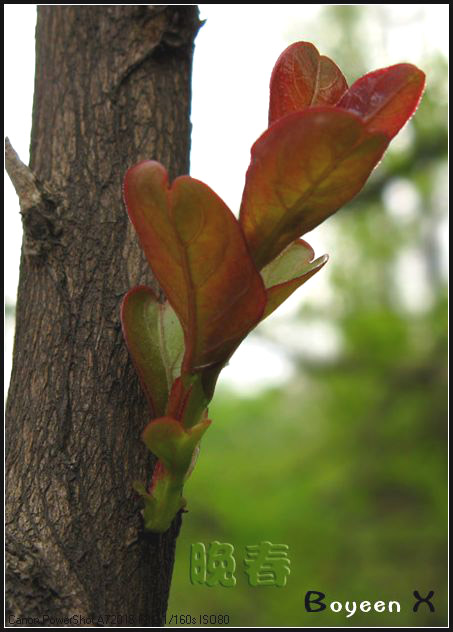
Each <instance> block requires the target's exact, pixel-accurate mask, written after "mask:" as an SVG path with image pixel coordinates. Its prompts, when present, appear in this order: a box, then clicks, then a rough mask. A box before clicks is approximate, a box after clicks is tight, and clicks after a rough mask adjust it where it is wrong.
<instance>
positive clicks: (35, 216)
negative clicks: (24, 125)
mask: <svg viewBox="0 0 453 632" xmlns="http://www.w3.org/2000/svg"><path fill="white" fill-rule="evenodd" d="M5 167H6V172H7V174H8V175H9V177H10V180H11V182H12V183H13V186H14V188H15V190H16V193H17V195H18V197H19V205H20V212H21V215H22V224H23V227H24V253H25V254H26V255H43V254H45V253H46V252H48V251H49V250H50V248H51V247H52V245H53V244H55V243H56V242H57V240H58V237H59V236H60V234H61V227H60V221H59V217H58V204H57V198H56V196H55V195H54V194H53V193H52V192H51V191H50V190H49V189H48V188H47V187H46V186H45V185H43V184H42V183H41V182H39V180H38V179H37V178H36V176H35V175H34V173H33V171H32V170H31V169H30V168H29V167H27V165H24V163H23V162H22V160H21V159H20V158H19V156H18V155H17V153H16V151H15V150H14V148H13V146H12V145H11V143H10V142H9V139H8V138H5ZM60 203H61V200H60Z"/></svg>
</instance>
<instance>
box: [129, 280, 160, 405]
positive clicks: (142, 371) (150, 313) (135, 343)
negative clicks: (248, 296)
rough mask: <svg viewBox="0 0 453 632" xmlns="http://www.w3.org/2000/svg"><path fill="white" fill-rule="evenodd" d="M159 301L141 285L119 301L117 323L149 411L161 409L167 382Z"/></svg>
mask: <svg viewBox="0 0 453 632" xmlns="http://www.w3.org/2000/svg"><path fill="white" fill-rule="evenodd" d="M160 311H161V308H160V305H159V302H158V300H157V297H156V296H155V295H154V292H153V291H152V290H151V289H150V288H149V287H145V286H143V285H140V286H138V287H135V288H133V289H132V290H130V291H129V292H128V293H127V294H126V296H125V297H124V299H123V303H122V305H121V324H122V327H123V334H124V337H125V339H126V344H127V347H128V349H129V353H130V355H131V358H132V361H133V363H134V366H135V369H136V371H137V373H138V376H139V379H140V383H141V385H142V388H143V390H144V392H145V395H146V398H147V400H148V403H149V405H150V407H151V409H152V411H153V415H154V416H156V417H160V416H161V415H163V414H164V413H165V408H166V405H167V400H168V394H169V386H168V381H167V372H168V370H167V368H166V367H165V364H164V362H163V358H162V350H161V345H160V341H159V329H160V327H159V319H160Z"/></svg>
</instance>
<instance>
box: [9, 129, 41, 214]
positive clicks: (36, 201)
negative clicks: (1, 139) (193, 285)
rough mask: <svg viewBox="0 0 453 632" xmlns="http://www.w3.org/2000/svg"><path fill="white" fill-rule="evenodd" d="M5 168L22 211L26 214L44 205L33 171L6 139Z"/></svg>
mask: <svg viewBox="0 0 453 632" xmlns="http://www.w3.org/2000/svg"><path fill="white" fill-rule="evenodd" d="M5 167H6V172H7V174H8V175H9V177H10V180H11V182H12V183H13V186H14V188H15V189H16V193H17V195H18V197H19V204H20V210H21V211H22V213H26V212H27V211H28V210H29V209H31V208H32V207H37V206H41V205H42V204H43V203H44V200H43V196H42V193H41V191H40V189H39V187H38V184H37V182H36V178H35V176H34V175H33V172H32V171H31V169H29V168H28V167H27V165H24V163H23V162H22V160H21V159H20V158H19V156H18V155H17V153H16V151H15V150H14V149H13V146H12V145H11V143H10V142H9V139H8V138H5Z"/></svg>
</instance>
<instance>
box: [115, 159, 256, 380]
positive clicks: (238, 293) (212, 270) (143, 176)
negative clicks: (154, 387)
mask: <svg viewBox="0 0 453 632" xmlns="http://www.w3.org/2000/svg"><path fill="white" fill-rule="evenodd" d="M124 197H125V201H126V205H127V208H128V212H129V216H130V218H131V220H132V223H133V224H134V226H135V229H136V230H137V233H138V236H139V239H140V242H141V244H142V247H143V250H144V252H145V255H146V257H147V259H148V262H149V264H150V266H151V268H152V270H153V272H154V274H155V276H156V278H157V280H158V282H159V283H160V285H161V287H162V289H163V290H164V292H165V294H166V296H167V297H168V300H169V301H170V303H171V305H172V306H173V308H174V310H175V312H176V313H177V315H178V317H179V319H180V322H181V325H182V327H183V330H184V337H185V346H186V351H185V356H184V360H183V366H182V371H183V372H194V371H198V370H201V369H202V368H203V367H206V366H210V365H213V364H216V363H218V362H225V361H226V360H227V359H228V358H229V356H230V355H231V353H232V352H233V351H234V349H235V348H236V347H237V345H238V344H239V343H240V341H241V340H242V339H243V338H244V337H245V336H246V334H247V333H248V332H249V331H250V330H251V329H252V328H253V327H254V326H255V325H256V323H257V322H258V321H259V320H260V317H261V315H262V313H263V309H264V305H265V300H266V295H265V290H264V286H263V283H262V280H261V277H260V275H259V274H258V272H257V271H256V269H255V267H254V265H253V262H252V260H251V258H250V256H249V253H248V251H247V246H246V243H245V240H244V237H243V234H242V231H241V229H240V226H239V224H238V222H237V220H236V218H235V217H234V215H233V214H232V213H231V211H230V210H229V209H228V207H227V206H226V205H225V204H224V202H223V201H222V200H221V199H220V198H219V197H218V196H217V195H216V194H215V193H214V192H213V191H212V190H211V189H210V188H209V187H208V186H206V185H205V184H204V183H203V182H200V181H198V180H195V179H193V178H191V177H189V176H180V177H179V178H176V179H175V180H174V181H173V183H172V184H171V186H169V183H168V176H167V172H166V170H165V169H164V167H163V166H162V165H160V164H159V163H157V162H154V161H146V162H142V163H140V164H138V165H136V166H134V167H132V168H131V169H129V170H128V172H127V174H126V177H125V183H124Z"/></svg>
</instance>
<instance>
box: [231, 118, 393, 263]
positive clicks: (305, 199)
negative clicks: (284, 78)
mask: <svg viewBox="0 0 453 632" xmlns="http://www.w3.org/2000/svg"><path fill="white" fill-rule="evenodd" d="M388 142H389V139H388V137H387V136H386V135H385V134H376V133H371V132H370V131H369V130H368V129H366V127H365V125H364V124H363V123H362V121H361V120H360V118H358V117H357V116H355V115H354V114H351V113H350V112H345V111H344V110H340V109H336V108H329V107H317V108H310V109H308V110H304V111H303V112H296V113H294V114H289V115H288V116H285V117H284V118H282V119H280V120H279V121H277V122H276V123H274V124H273V125H272V126H271V127H270V128H269V129H268V130H267V131H266V132H264V134H263V135H262V136H261V137H260V138H259V139H258V140H257V141H256V143H255V144H254V145H253V147H252V156H251V163H250V166H249V169H248V171H247V176H246V182H245V188H244V193H243V197H242V205H241V212H240V220H239V221H240V223H241V225H242V228H243V230H244V234H245V236H246V239H247V243H248V244H249V248H250V252H251V254H252V257H253V259H254V261H255V264H256V266H257V267H258V269H259V270H261V268H263V267H264V266H265V265H266V264H267V263H269V262H270V261H272V259H274V258H275V257H276V256H277V255H278V254H279V253H280V252H281V251H282V250H284V248H286V247H287V246H288V245H289V244H290V243H291V242H293V241H294V240H295V239H296V238H297V237H300V236H301V235H303V234H305V233H307V232H308V231H310V230H312V229H313V228H315V227H316V226H318V224H320V223H321V222H323V221H324V220H325V219H326V218H327V217H328V216H329V215H332V213H335V211H337V210H338V209H339V208H340V207H341V206H343V204H345V203H346V202H348V201H349V200H350V199H351V198H352V197H354V195H356V193H358V192H359V191H360V189H361V188H362V186H363V185H364V184H365V181H366V180H367V178H368V176H369V175H370V173H371V171H372V170H373V168H374V167H375V166H376V164H377V163H378V162H379V160H380V158H381V156H382V154H383V152H384V150H385V148H386V147H387V145H388Z"/></svg>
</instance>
